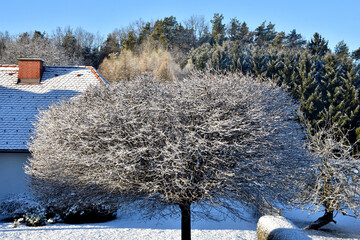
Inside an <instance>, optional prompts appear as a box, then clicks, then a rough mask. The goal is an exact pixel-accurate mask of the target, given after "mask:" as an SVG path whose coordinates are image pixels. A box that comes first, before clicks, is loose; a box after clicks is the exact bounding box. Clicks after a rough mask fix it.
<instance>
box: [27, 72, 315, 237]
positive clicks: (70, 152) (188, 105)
mask: <svg viewBox="0 0 360 240" xmlns="http://www.w3.org/2000/svg"><path fill="white" fill-rule="evenodd" d="M296 110H297V105H296V104H295V103H294V102H293V101H292V99H291V98H290V97H289V95H288V94H287V93H286V92H285V91H284V90H283V89H281V88H279V87H276V86H275V84H272V83H270V82H259V81H256V80H254V79H252V78H250V77H245V76H241V75H237V74H229V73H228V74H225V75H223V74H218V73H209V72H208V73H199V72H195V73H192V74H191V75H190V76H189V77H187V78H186V79H183V80H177V81H174V82H158V81H156V80H153V79H150V78H146V77H143V78H138V79H136V80H133V81H128V82H119V83H116V84H112V85H110V86H106V87H103V86H101V87H95V88H93V89H91V90H90V91H87V92H86V93H84V94H83V95H81V96H79V97H77V98H75V99H73V100H72V101H68V102H63V103H62V104H60V105H53V106H51V107H50V108H49V109H48V110H47V111H43V112H41V114H40V116H39V119H38V123H36V124H35V127H36V131H35V133H34V134H35V136H34V141H33V142H32V144H31V146H30V151H31V153H32V159H30V162H29V165H28V167H27V170H26V172H27V174H28V175H29V176H30V179H31V186H32V188H33V189H34V191H35V193H36V195H37V196H39V197H40V198H41V199H46V198H47V196H48V191H49V188H46V186H47V185H48V184H53V183H56V184H60V185H65V186H72V187H73V188H76V189H87V190H88V191H91V189H92V188H94V189H102V190H103V191H106V192H108V193H109V194H115V195H119V196H121V197H119V201H137V200H139V201H140V200H146V201H147V202H149V206H152V207H158V208H161V207H162V206H163V205H164V204H165V205H172V206H178V207H180V209H181V215H182V236H183V239H190V236H191V235H190V216H191V211H190V207H191V204H194V203H196V204H199V205H201V204H205V205H206V204H210V205H215V206H221V207H225V208H229V209H230V208H231V204H230V203H231V202H232V201H240V202H242V203H245V204H254V202H255V201H256V200H257V199H259V197H261V198H265V199H267V200H269V201H272V200H276V201H281V200H289V199H291V197H293V196H294V193H296V192H298V191H299V188H300V187H301V186H302V185H303V184H304V182H306V177H307V171H306V169H307V167H308V165H309V163H310V161H309V159H308V158H307V154H306V150H305V149H304V139H305V134H304V129H303V128H302V127H301V126H300V124H299V122H298V119H297V115H296ZM39 183H40V184H39ZM56 190H57V189H56V188H54V189H53V190H52V191H53V192H56ZM52 197H54V196H52ZM58 201H59V202H64V201H66V199H63V198H61V199H58ZM151 202H152V203H156V204H150V203H151ZM232 210H234V209H232ZM151 211H155V209H153V208H152V209H151Z"/></svg>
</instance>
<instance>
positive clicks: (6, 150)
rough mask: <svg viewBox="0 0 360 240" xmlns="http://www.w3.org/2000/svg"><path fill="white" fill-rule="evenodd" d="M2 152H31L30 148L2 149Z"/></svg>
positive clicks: (0, 150)
mask: <svg viewBox="0 0 360 240" xmlns="http://www.w3.org/2000/svg"><path fill="white" fill-rule="evenodd" d="M0 153H30V151H29V149H0Z"/></svg>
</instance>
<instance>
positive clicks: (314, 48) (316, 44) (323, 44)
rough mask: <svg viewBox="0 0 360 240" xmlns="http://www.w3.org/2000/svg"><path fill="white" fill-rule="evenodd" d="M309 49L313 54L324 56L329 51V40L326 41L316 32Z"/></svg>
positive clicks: (308, 46)
mask: <svg viewBox="0 0 360 240" xmlns="http://www.w3.org/2000/svg"><path fill="white" fill-rule="evenodd" d="M307 49H308V50H309V51H310V53H311V54H313V55H317V56H320V57H323V56H324V55H325V54H326V52H328V51H329V48H328V41H326V40H325V39H324V38H323V37H322V36H321V35H320V34H319V33H317V32H316V33H315V34H314V36H313V38H312V39H311V40H310V42H309V43H308V45H307Z"/></svg>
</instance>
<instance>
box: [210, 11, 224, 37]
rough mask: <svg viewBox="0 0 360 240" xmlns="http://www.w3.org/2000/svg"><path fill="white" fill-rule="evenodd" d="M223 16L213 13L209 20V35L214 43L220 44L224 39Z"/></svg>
mask: <svg viewBox="0 0 360 240" xmlns="http://www.w3.org/2000/svg"><path fill="white" fill-rule="evenodd" d="M223 20H224V16H223V15H222V14H219V13H215V14H214V17H213V19H212V20H210V22H211V23H212V32H211V36H212V38H213V40H214V42H215V43H217V44H222V42H223V41H224V39H225V30H226V28H225V24H223V23H222V21H223Z"/></svg>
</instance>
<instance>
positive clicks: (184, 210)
mask: <svg viewBox="0 0 360 240" xmlns="http://www.w3.org/2000/svg"><path fill="white" fill-rule="evenodd" d="M179 206H180V209H181V240H191V211H190V203H188V202H184V203H181V204H179Z"/></svg>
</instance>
